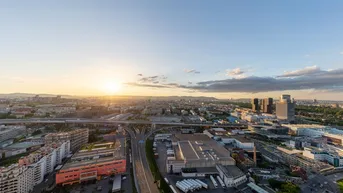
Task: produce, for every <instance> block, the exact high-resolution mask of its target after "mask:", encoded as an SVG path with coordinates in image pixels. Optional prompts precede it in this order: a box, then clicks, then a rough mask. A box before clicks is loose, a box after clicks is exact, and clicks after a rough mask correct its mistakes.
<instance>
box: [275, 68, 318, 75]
mask: <svg viewBox="0 0 343 193" xmlns="http://www.w3.org/2000/svg"><path fill="white" fill-rule="evenodd" d="M320 72H323V71H322V70H320V68H319V67H318V66H308V67H305V68H303V69H300V70H294V71H290V72H285V73H284V74H283V75H280V76H278V77H297V76H305V75H313V74H318V73H320Z"/></svg>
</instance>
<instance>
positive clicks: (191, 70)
mask: <svg viewBox="0 0 343 193" xmlns="http://www.w3.org/2000/svg"><path fill="white" fill-rule="evenodd" d="M183 71H184V72H186V73H189V74H191V73H193V74H200V72H199V71H196V70H195V69H183Z"/></svg>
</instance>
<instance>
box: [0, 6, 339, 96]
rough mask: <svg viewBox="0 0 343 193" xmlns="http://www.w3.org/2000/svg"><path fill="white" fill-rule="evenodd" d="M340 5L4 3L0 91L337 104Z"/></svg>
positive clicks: (1, 8) (0, 16)
mask: <svg viewBox="0 0 343 193" xmlns="http://www.w3.org/2000/svg"><path fill="white" fill-rule="evenodd" d="M342 10H343V1H342V0H332V1H328V2H326V1H319V0H303V1H299V0H290V1H275V0H262V1H253V0H251V1H247V0H242V1H227V0H226V1H211V3H210V2H209V1H181V0H174V1H156V0H150V1H149V0H148V1H130V0H126V1H120V0H118V1H113V0H108V1H107V0H98V1H94V0H73V1H64V0H61V1H43V0H41V1H37V0H30V1H27V0H21V1H20V0H19V1H2V2H1V4H0V26H1V27H0V73H1V76H0V93H13V92H22V93H50V94H69V95H109V94H116V95H164V96H165V95H190V96H214V97H218V98H231V97H233V98H249V97H252V96H256V97H267V96H271V97H277V96H278V95H280V94H282V93H287V94H291V95H292V96H293V97H295V98H301V99H313V98H317V99H333V100H343V25H342V18H343V11H342Z"/></svg>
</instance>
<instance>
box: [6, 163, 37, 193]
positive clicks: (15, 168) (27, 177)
mask: <svg viewBox="0 0 343 193" xmlns="http://www.w3.org/2000/svg"><path fill="white" fill-rule="evenodd" d="M32 176H33V169H32V168H31V167H26V166H22V167H20V166H19V165H18V164H13V165H11V166H8V167H2V168H0V193H28V192H30V191H32V190H33V186H34V181H33V178H32Z"/></svg>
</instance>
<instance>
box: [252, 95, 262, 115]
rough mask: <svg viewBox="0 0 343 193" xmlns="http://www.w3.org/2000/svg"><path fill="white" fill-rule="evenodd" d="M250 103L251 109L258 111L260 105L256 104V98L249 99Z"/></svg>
mask: <svg viewBox="0 0 343 193" xmlns="http://www.w3.org/2000/svg"><path fill="white" fill-rule="evenodd" d="M251 105H252V110H253V111H254V112H259V111H260V106H259V104H258V98H253V99H251Z"/></svg>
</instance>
